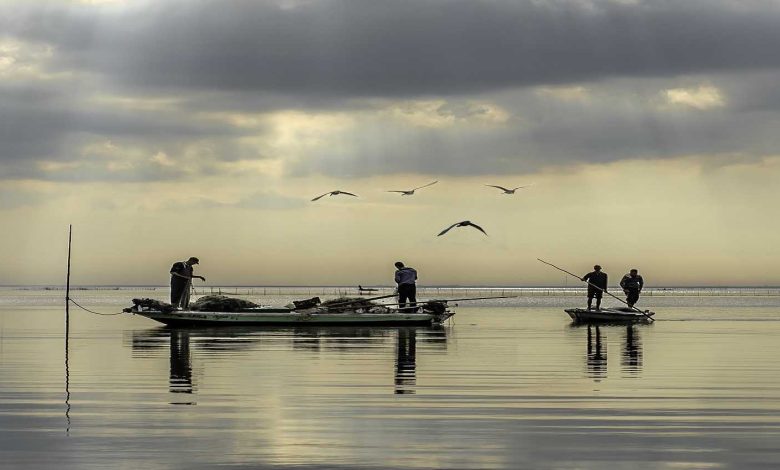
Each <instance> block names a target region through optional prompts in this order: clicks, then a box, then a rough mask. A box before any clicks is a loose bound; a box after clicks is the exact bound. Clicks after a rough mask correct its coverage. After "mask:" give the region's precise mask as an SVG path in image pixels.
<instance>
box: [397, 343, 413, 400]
mask: <svg viewBox="0 0 780 470" xmlns="http://www.w3.org/2000/svg"><path fill="white" fill-rule="evenodd" d="M416 384H417V334H416V332H415V330H414V328H400V329H399V330H398V341H397V344H396V358H395V393H396V394H397V395H403V394H413V393H414V392H415V385H416Z"/></svg>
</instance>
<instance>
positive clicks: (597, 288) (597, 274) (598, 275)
mask: <svg viewBox="0 0 780 470" xmlns="http://www.w3.org/2000/svg"><path fill="white" fill-rule="evenodd" d="M582 280H583V281H585V282H587V283H588V310H591V309H592V308H593V307H592V304H593V298H594V297H595V298H596V310H601V297H602V294H603V293H604V292H606V291H607V273H605V272H603V271H601V266H599V265H598V264H597V265H595V266H593V272H590V273H588V274H586V275H584V276H583V277H582Z"/></svg>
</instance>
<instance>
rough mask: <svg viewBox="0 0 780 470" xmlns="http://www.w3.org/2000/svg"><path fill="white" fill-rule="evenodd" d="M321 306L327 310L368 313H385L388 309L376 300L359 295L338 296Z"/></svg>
mask: <svg viewBox="0 0 780 470" xmlns="http://www.w3.org/2000/svg"><path fill="white" fill-rule="evenodd" d="M322 307H325V308H327V309H328V311H329V312H334V313H338V312H352V311H357V310H362V311H364V312H370V313H387V312H389V311H390V309H389V308H388V307H386V306H384V305H382V304H380V303H378V302H374V301H371V300H367V299H361V298H360V297H339V298H337V299H331V300H326V301H325V302H323V303H322Z"/></svg>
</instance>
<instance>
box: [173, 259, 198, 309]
mask: <svg viewBox="0 0 780 470" xmlns="http://www.w3.org/2000/svg"><path fill="white" fill-rule="evenodd" d="M199 262H200V260H199V259H198V258H196V257H194V256H192V257H190V259H188V260H187V261H179V262H177V263H173V266H171V304H172V305H173V306H174V307H177V308H187V306H189V304H190V285H191V284H192V279H193V278H198V279H202V280H203V282H206V278H205V277H203V276H196V275H194V274H193V273H192V267H193V266H194V265H196V264H198V263H199Z"/></svg>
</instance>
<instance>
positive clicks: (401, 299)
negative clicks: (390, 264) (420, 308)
mask: <svg viewBox="0 0 780 470" xmlns="http://www.w3.org/2000/svg"><path fill="white" fill-rule="evenodd" d="M395 267H396V271H395V283H396V284H398V307H399V310H400V311H402V312H406V311H408V310H407V309H406V302H407V300H408V301H409V304H410V305H411V306H412V307H413V308H412V311H414V310H415V309H416V308H417V284H416V282H417V271H415V269H414V268H410V267H408V266H404V264H403V263H402V262H400V261H398V262H396V263H395Z"/></svg>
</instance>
